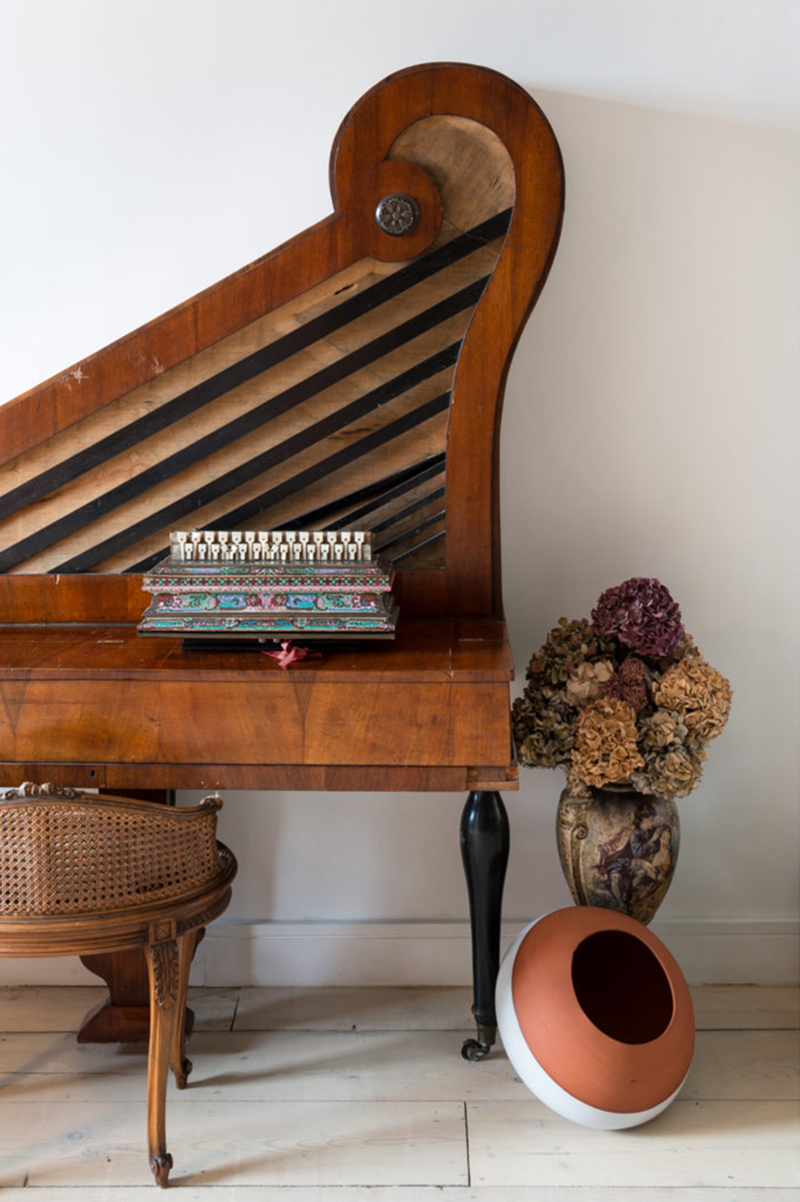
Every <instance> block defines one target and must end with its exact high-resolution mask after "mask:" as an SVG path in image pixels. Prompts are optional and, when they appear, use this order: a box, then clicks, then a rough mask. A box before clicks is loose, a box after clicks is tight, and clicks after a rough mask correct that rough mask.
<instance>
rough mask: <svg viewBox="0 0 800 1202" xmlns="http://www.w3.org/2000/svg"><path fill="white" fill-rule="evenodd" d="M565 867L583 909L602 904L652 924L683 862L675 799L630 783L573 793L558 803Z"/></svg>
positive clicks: (558, 834) (567, 792) (558, 832)
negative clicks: (665, 797) (658, 794)
mask: <svg viewBox="0 0 800 1202" xmlns="http://www.w3.org/2000/svg"><path fill="white" fill-rule="evenodd" d="M556 838H557V842H558V854H559V857H560V859H561V867H562V869H563V871H564V876H565V877H566V879H567V884H568V885H569V887H570V892H571V893H572V896H573V898H574V899H575V902H576V904H577V905H579V906H602V907H603V908H605V909H609V910H617V911H618V912H619V913H621V914H628V915H630V917H632V918H635V919H636V920H637V921H638V922H641V923H644V924H645V925H647V923H649V922H650V921H651V920H652V918H653V916H654V914H655V912H656V910H657V909H658V907H659V906H660V905H661V902H662V901H663V900H664V897H665V895H666V892H667V890H668V889H669V886H670V883H671V881H672V877H673V874H674V872H675V866H676V864H677V862H678V848H679V845H680V822H679V819H678V811H677V808H676V806H675V804H674V803H673V802H672V801H666V800H665V799H664V798H661V797H654V796H652V795H651V794H647V793H639V792H637V790H636V789H634V788H633V786H632V785H630V784H628V783H627V782H623V783H620V784H614V785H604V786H603V787H602V788H600V789H594V788H593V789H590V790H589V791H588V794H582V795H577V794H572V793H571V792H570V790H569V789H565V790H564V792H563V793H562V794H561V798H560V800H559V803H558V815H557V819H556Z"/></svg>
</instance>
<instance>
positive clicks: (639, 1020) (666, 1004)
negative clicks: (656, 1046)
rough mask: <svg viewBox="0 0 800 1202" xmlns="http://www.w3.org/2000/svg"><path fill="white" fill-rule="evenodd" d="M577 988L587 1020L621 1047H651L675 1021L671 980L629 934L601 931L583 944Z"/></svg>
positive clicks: (575, 972) (575, 963) (576, 966)
mask: <svg viewBox="0 0 800 1202" xmlns="http://www.w3.org/2000/svg"><path fill="white" fill-rule="evenodd" d="M572 986H573V988H574V990H575V996H576V998H577V999H578V1003H579V1005H580V1007H581V1009H582V1010H583V1012H584V1014H585V1015H586V1017H587V1018H588V1019H589V1020H590V1021H591V1022H592V1023H594V1025H595V1026H596V1027H597V1028H598V1030H600V1031H602V1032H603V1034H604V1035H608V1036H609V1037H610V1038H611V1039H617V1040H619V1041H620V1043H650V1041H651V1040H653V1039H658V1037H659V1035H663V1034H664V1032H665V1031H666V1029H667V1027H668V1026H669V1024H670V1020H671V1019H672V1014H673V1010H674V1000H673V996H672V987H671V986H670V983H669V979H668V978H667V974H666V973H665V972H664V970H663V968H662V967H661V965H660V964H659V962H658V960H657V958H656V957H655V956H654V955H653V953H652V952H651V951H650V949H649V948H648V947H647V946H646V944H644V943H642V942H641V940H639V939H636V938H635V936H633V935H629V934H627V933H626V932H625V931H597V932H596V933H595V934H594V935H589V936H587V938H586V939H584V940H583V941H582V942H581V943H579V944H578V946H577V947H576V949H575V951H574V952H573V955H572Z"/></svg>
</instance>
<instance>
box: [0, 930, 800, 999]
mask: <svg viewBox="0 0 800 1202" xmlns="http://www.w3.org/2000/svg"><path fill="white" fill-rule="evenodd" d="M524 925H526V924H525V922H523V921H519V922H514V921H513V920H510V921H508V922H504V923H503V930H502V950H503V951H505V949H506V948H507V947H508V945H509V944H510V943H511V942H512V940H513V939H514V937H515V936H516V934H517V933H518V932H519V930H520V929H521V928H522V927H523V926H524ZM653 932H654V934H656V935H658V937H659V938H660V939H662V940H663V941H664V943H665V944H666V945H667V947H668V948H669V949H670V951H671V952H672V954H673V955H674V956H675V958H676V960H677V961H678V963H679V964H680V966H681V968H682V970H683V973H684V976H685V977H686V979H687V981H688V982H689V984H690V985H750V984H753V985H794V984H797V982H798V980H799V979H800V923H797V922H792V921H774V922H743V921H737V920H730V921H706V920H703V921H700V920H697V921H691V920H686V921H677V922H662V923H659V922H655V923H653ZM471 971H472V970H471V952H470V933H469V924H468V923H466V922H409V923H403V922H377V923H367V922H362V923H359V922H352V923H346V922H330V923H328V922H313V923H310V922H309V923H306V922H262V923H238V922H226V921H225V920H224V919H222V920H220V921H218V922H216V923H214V924H213V926H211V927H209V929H208V931H207V933H206V937H205V939H204V940H203V942H202V943H201V945H200V947H199V949H198V953H197V956H196V957H195V963H194V965H193V968H192V983H193V984H195V985H208V986H214V987H235V986H237V985H241V986H252V985H309V986H313V985H468V984H470V981H471ZM0 984H4V985H96V984H98V978H97V977H95V976H93V974H92V973H90V972H88V970H87V969H85V968H84V967H83V965H82V964H81V962H80V961H79V960H78V959H77V958H62V959H39V958H37V959H25V960H21V959H19V960H0Z"/></svg>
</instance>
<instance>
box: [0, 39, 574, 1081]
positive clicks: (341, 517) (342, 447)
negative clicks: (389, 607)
mask: <svg viewBox="0 0 800 1202" xmlns="http://www.w3.org/2000/svg"><path fill="white" fill-rule="evenodd" d="M330 183H331V193H332V198H333V212H332V213H331V214H329V215H328V216H326V217H324V218H323V219H322V220H321V221H320V222H319V223H318V224H316V225H314V226H312V227H311V228H310V229H308V230H306V231H305V232H303V233H301V234H299V235H298V236H297V237H295V238H293V239H292V240H291V241H289V242H287V243H285V244H284V245H283V246H280V247H279V248H278V249H276V250H274V251H272V252H270V253H268V254H266V255H265V256H264V257H263V258H261V259H259V260H257V261H256V262H254V263H251V264H250V265H249V266H247V267H245V268H243V269H242V270H241V271H238V272H236V273H235V274H234V275H232V276H229V277H228V278H226V279H223V280H222V281H220V282H219V283H217V284H215V285H213V286H212V287H210V288H208V289H207V290H206V291H204V292H201V293H200V294H198V295H197V296H195V297H193V298H192V299H190V300H188V301H187V302H186V303H185V304H182V305H180V306H178V307H177V308H175V309H173V310H171V311H170V312H168V313H166V314H164V315H163V316H161V317H159V318H157V319H155V320H154V321H152V322H150V323H149V324H148V325H146V326H143V327H142V328H141V329H138V330H136V331H135V332H133V333H131V334H129V335H127V336H126V337H123V338H121V339H120V340H119V341H118V342H115V343H114V344H112V345H111V346H108V347H106V348H105V349H103V350H101V351H99V352H98V353H97V354H94V355H92V356H90V357H89V358H87V359H85V360H83V361H81V362H80V363H77V364H75V365H74V366H72V367H70V368H68V369H67V370H66V371H64V372H62V373H61V374H60V375H58V376H55V377H53V378H52V379H50V380H48V381H47V382H45V383H44V384H42V385H40V386H39V387H37V388H34V389H32V390H31V391H29V392H27V393H25V394H24V395H23V396H21V397H19V398H17V399H16V400H14V401H11V402H9V403H8V404H6V405H5V406H3V407H2V408H0V464H2V476H1V478H0V573H1V575H0V783H1V784H7V785H16V784H19V783H20V782H21V781H22V780H30V781H34V782H39V783H43V782H47V781H52V782H54V783H55V784H63V785H76V786H80V787H91V788H98V789H100V790H107V791H113V792H122V793H129V794H132V795H139V796H152V797H153V798H163V797H164V796H165V795H167V796H169V795H171V794H173V793H174V791H175V790H177V789H204V790H210V789H219V790H224V791H226V793H229V792H230V791H231V790H237V789H259V790H270V789H279V790H291V789H313V790H325V789H331V790H351V789H353V790H375V791H378V790H397V791H404V790H406V791H408V790H410V791H415V792H417V791H442V790H444V791H463V792H466V793H467V795H468V796H467V800H466V804H465V808H464V812H463V816H462V820H461V830H460V837H461V849H462V856H463V861H464V868H465V874H466V880H467V886H468V894H469V901H470V918H471V924H472V938H473V971H474V991H475V1005H474V1014H475V1020H476V1025H477V1031H476V1038H474V1039H470V1040H468V1041H467V1043H466V1044H465V1045H464V1049H463V1054H464V1055H465V1056H466V1057H468V1058H470V1059H478V1058H480V1057H481V1056H483V1055H485V1054H486V1052H488V1050H489V1048H490V1047H491V1045H492V1043H493V1041H494V1038H495V1022H496V1020H495V1012H494V985H495V979H496V975H497V968H498V961H499V939H500V912H501V903H502V889H503V881H504V876H505V870H506V863H507V857H508V848H509V831H508V819H507V815H506V811H505V808H504V805H503V801H502V796H501V793H502V791H503V790H508V789H515V788H516V787H517V767H516V763H515V759H514V752H513V747H512V738H511V730H510V721H509V682H510V680H511V679H512V676H513V663H512V658H511V654H510V651H509V644H508V638H507V632H506V627H505V623H504V620H503V604H502V585H501V566H500V537H499V509H498V437H499V426H500V416H501V410H502V399H503V391H504V384H505V379H506V374H507V371H508V366H509V362H510V359H511V356H512V353H513V350H514V346H515V344H516V342H517V339H518V338H519V335H520V332H521V330H522V328H523V326H524V323H525V321H526V319H527V317H528V315H529V313H530V311H531V309H532V308H533V305H534V304H535V301H536V299H537V297H538V294H539V292H540V290H541V288H542V286H543V284H544V281H545V279H546V277H547V274H548V271H549V268H550V265H551V263H552V260H553V256H554V254H555V249H556V245H557V242H558V237H559V231H560V226H561V219H562V212H563V171H562V163H561V157H560V153H559V148H558V145H557V142H556V139H555V137H554V135H553V132H552V130H551V128H550V126H549V124H548V122H547V120H546V119H545V117H544V115H543V114H542V112H541V110H540V109H539V108H538V106H537V105H536V104H535V103H534V101H533V100H532V99H531V97H530V96H529V95H528V94H527V93H526V92H525V91H524V90H523V89H522V88H521V87H519V86H517V85H516V84H515V83H513V82H512V81H510V80H509V79H507V78H505V77H503V76H501V75H498V74H497V73H496V72H494V71H491V70H487V69H485V68H481V67H474V66H466V65H461V64H453V63H443V64H432V65H422V66H416V67H412V68H410V69H408V70H404V71H401V72H399V73H397V74H395V75H393V76H390V77H389V78H387V79H385V80H384V81H383V82H382V83H380V84H378V85H377V86H376V87H374V88H373V89H372V90H371V91H369V92H368V93H367V94H366V95H365V96H364V97H363V98H362V99H361V100H360V101H358V103H357V104H356V105H355V106H354V107H353V109H352V110H351V111H350V112H349V113H348V114H347V116H346V117H345V119H344V121H343V122H342V125H341V127H340V129H339V131H338V133H337V136H336V139H335V141H334V145H333V150H332V153H331V160H330ZM285 186H289V185H285ZM345 528H346V529H353V530H365V531H371V532H372V538H373V541H374V543H375V544H376V546H377V547H378V549H379V550H380V553H381V555H382V556H384V557H385V558H387V559H388V561H389V562H390V563H391V564H392V567H393V569H394V572H395V578H394V580H395V583H394V594H395V597H396V599H397V601H398V602H399V606H400V619H399V623H398V626H397V632H396V636H395V638H394V639H390V640H385V641H375V642H369V643H366V642H365V643H364V644H363V645H357V646H346V647H343V648H338V649H334V650H333V651H332V652H330V653H326V654H324V655H323V656H322V658H320V659H316V658H315V659H312V658H309V659H306V660H304V661H302V662H297V663H295V664H294V665H292V667H291V668H290V669H288V670H283V669H282V668H281V667H280V665H279V664H278V663H277V662H276V661H275V659H274V658H270V657H269V656H266V655H264V654H262V653H261V652H260V651H259V650H258V649H255V648H247V649H240V648H238V647H234V646H233V645H231V646H227V645H226V644H225V643H224V642H223V643H221V644H215V645H214V646H213V647H211V648H208V649H201V650H198V649H192V648H190V647H189V646H188V645H185V644H184V642H183V641H182V640H181V639H180V638H179V637H174V638H158V639H150V638H142V637H140V635H139V634H138V632H137V625H138V623H139V621H140V619H141V616H142V613H143V611H144V610H145V608H146V607H147V605H148V602H149V600H150V598H149V596H148V595H147V594H146V593H145V592H143V590H142V576H143V574H145V573H147V572H148V571H150V570H151V569H152V568H153V567H154V565H156V564H157V563H159V561H160V560H162V559H163V558H164V556H165V555H166V554H167V550H168V546H169V536H170V531H172V530H175V529H188V530H200V531H206V530H207V531H212V530H242V531H246V530H259V531H265V530H274V529H310V530H342V529H345ZM233 804H235V801H234V802H233ZM85 962H86V963H87V965H88V966H89V967H90V968H92V969H93V971H95V972H97V973H99V975H101V976H102V977H103V978H104V979H105V980H106V981H107V982H108V984H109V991H110V993H109V998H108V1000H107V1002H106V1003H105V1004H104V1006H103V1007H101V1008H100V1010H99V1011H98V1012H97V1013H95V1014H93V1015H92V1016H90V1017H89V1019H88V1020H87V1022H86V1024H85V1025H84V1028H83V1029H82V1032H81V1035H80V1036H79V1038H82V1039H86V1040H92V1039H98V1040H102V1039H137V1038H141V1037H143V1034H144V1031H143V1027H142V1024H143V1022H144V1021H145V1020H144V1018H143V1014H144V1013H145V1012H146V1006H144V1005H143V1003H144V998H145V996H146V994H145V985H144V977H143V974H142V966H141V965H140V964H138V963H137V961H136V960H135V956H134V958H133V959H131V955H130V954H126V955H125V956H123V955H119V956H112V957H90V958H87V959H86V961H85Z"/></svg>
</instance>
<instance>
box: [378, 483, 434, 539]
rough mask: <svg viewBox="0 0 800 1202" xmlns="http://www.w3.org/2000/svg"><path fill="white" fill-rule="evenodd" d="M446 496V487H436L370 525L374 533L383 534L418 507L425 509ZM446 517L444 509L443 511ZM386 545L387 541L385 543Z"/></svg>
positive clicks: (414, 511)
mask: <svg viewBox="0 0 800 1202" xmlns="http://www.w3.org/2000/svg"><path fill="white" fill-rule="evenodd" d="M443 496H444V488H436V489H434V490H433V492H429V493H426V494H425V496H424V497H420V498H419V500H418V501H412V502H411V504H410V505H405V506H404V507H403V508H402V509H398V510H397V512H396V513H392V514H390V515H389V517H388V518H384V520H383V521H382V522H377V523H376V524H375V525H374V526H370V530H371V531H372V533H373V534H382V533H383V531H384V530H388V529H389V528H390V527H391V526H396V525H397V523H398V522H402V521H403V519H404V518H407V517H410V516H411V514H412V513H416V512H417V510H418V509H424V508H425V506H426V505H430V504H431V502H432V501H438V500H440V498H442V497H443ZM441 516H442V517H444V510H442V512H441ZM383 545H384V546H385V545H386V544H385V543H384V544H383Z"/></svg>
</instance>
